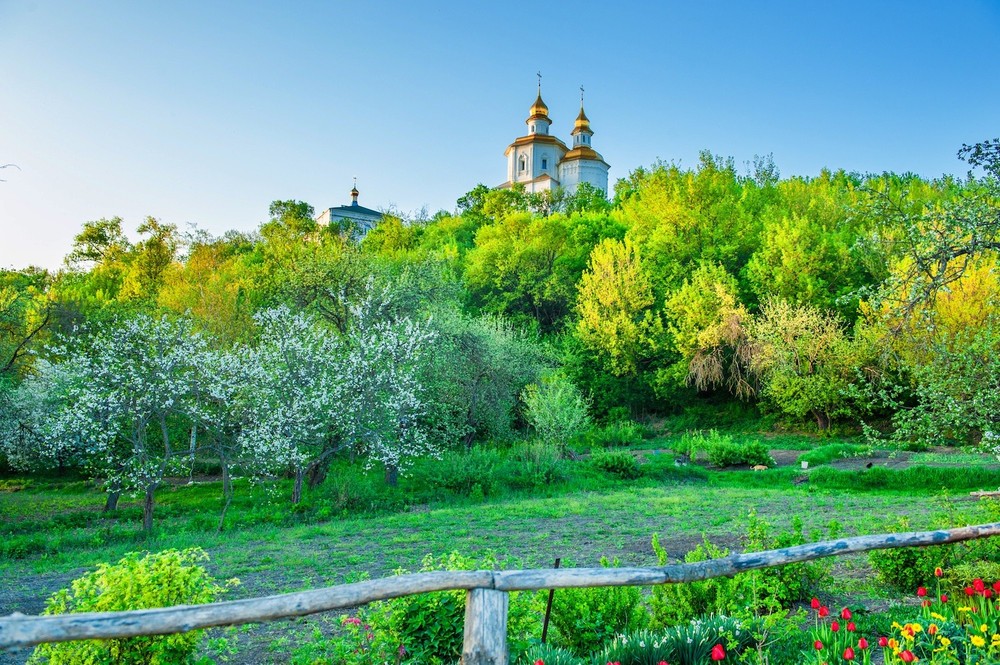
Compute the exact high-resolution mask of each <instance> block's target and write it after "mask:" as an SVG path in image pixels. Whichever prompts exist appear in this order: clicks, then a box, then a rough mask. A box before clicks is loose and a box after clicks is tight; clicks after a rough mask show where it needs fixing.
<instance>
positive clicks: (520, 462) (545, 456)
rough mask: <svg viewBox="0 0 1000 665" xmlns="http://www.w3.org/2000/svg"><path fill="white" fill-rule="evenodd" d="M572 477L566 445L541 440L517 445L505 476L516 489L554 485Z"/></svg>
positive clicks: (512, 451)
mask: <svg viewBox="0 0 1000 665" xmlns="http://www.w3.org/2000/svg"><path fill="white" fill-rule="evenodd" d="M568 477H569V468H568V463H567V462H566V461H565V460H564V459H563V457H562V448H561V447H560V446H555V445H552V444H547V443H543V442H541V441H529V442H524V443H518V444H515V445H514V447H513V448H512V449H511V451H510V461H509V462H508V464H507V465H506V466H505V468H504V479H505V481H506V482H507V483H508V484H509V485H510V486H511V487H512V488H514V489H532V488H538V487H550V486H552V485H555V484H558V483H561V482H564V481H565V480H566V479H567V478H568Z"/></svg>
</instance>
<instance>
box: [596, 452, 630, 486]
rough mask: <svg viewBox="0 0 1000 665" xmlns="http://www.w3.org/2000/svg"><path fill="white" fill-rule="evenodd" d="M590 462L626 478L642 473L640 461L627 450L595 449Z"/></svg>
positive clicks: (603, 469) (598, 467) (612, 473)
mask: <svg viewBox="0 0 1000 665" xmlns="http://www.w3.org/2000/svg"><path fill="white" fill-rule="evenodd" d="M590 463H591V465H592V466H593V467H594V468H596V469H600V470H601V471H604V472H606V473H610V474H611V475H614V476H618V477H619V478H624V479H625V480H634V479H636V478H638V477H639V476H641V475H642V470H641V469H640V468H639V461H638V460H637V459H636V458H635V456H634V455H633V454H632V453H630V452H628V451H627V450H595V451H594V452H592V453H591V454H590Z"/></svg>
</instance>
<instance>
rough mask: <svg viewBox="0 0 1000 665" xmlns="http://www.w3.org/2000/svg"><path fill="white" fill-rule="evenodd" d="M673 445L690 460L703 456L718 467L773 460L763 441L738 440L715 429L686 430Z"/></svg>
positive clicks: (770, 464)
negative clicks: (701, 430) (702, 430)
mask: <svg viewBox="0 0 1000 665" xmlns="http://www.w3.org/2000/svg"><path fill="white" fill-rule="evenodd" d="M673 447H674V450H675V451H676V452H678V453H680V454H681V455H687V456H688V457H689V458H690V459H691V461H697V460H698V459H699V458H701V457H704V458H705V459H707V460H708V462H709V463H710V464H712V465H713V466H717V467H720V468H721V467H726V466H734V465H737V464H747V465H750V466H754V465H757V464H763V465H764V466H774V460H773V459H772V458H771V455H770V454H769V453H768V450H767V446H766V445H765V444H764V442H762V441H759V440H753V441H746V442H738V441H736V440H735V439H733V437H731V436H728V435H726V434H719V433H718V432H717V431H715V430H708V431H707V432H700V431H699V432H686V433H685V434H684V436H682V437H681V439H680V441H678V442H677V443H675V444H674V446H673Z"/></svg>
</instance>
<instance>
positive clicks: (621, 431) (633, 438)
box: [587, 420, 646, 448]
mask: <svg viewBox="0 0 1000 665" xmlns="http://www.w3.org/2000/svg"><path fill="white" fill-rule="evenodd" d="M645 431H646V430H645V428H644V427H643V426H642V425H640V424H639V423H637V422H633V421H631V420H619V421H617V422H613V423H610V424H608V425H604V426H603V427H595V428H593V429H591V430H590V432H589V433H588V434H587V443H588V444H589V445H590V447H591V448H628V447H630V446H637V445H639V444H640V443H642V437H643V434H644V433H645Z"/></svg>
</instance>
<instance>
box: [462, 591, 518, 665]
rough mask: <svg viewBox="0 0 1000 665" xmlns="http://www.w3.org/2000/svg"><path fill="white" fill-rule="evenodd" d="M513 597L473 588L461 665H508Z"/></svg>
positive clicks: (468, 605) (466, 606)
mask: <svg viewBox="0 0 1000 665" xmlns="http://www.w3.org/2000/svg"><path fill="white" fill-rule="evenodd" d="M509 602H510V594H508V593H507V592H506V591H496V590H494V589H471V590H469V592H468V594H467V595H466V597H465V635H464V639H463V641H462V661H461V665H507V656H508V654H507V608H508V605H509Z"/></svg>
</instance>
